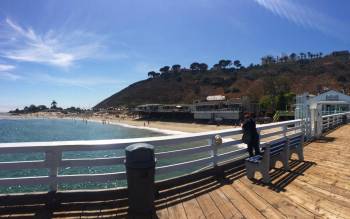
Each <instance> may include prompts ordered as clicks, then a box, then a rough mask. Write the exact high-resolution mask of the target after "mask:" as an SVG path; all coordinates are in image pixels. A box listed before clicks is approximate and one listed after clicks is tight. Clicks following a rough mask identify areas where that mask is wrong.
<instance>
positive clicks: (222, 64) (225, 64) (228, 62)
mask: <svg viewBox="0 0 350 219" xmlns="http://www.w3.org/2000/svg"><path fill="white" fill-rule="evenodd" d="M218 64H219V67H220V68H221V69H226V68H227V67H229V66H230V65H232V62H231V60H225V59H221V60H220V61H219V63H218Z"/></svg>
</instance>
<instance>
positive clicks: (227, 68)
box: [148, 52, 324, 78]
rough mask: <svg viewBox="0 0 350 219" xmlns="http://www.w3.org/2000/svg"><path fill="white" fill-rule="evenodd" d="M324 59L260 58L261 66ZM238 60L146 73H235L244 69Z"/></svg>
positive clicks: (152, 75)
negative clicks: (210, 65)
mask: <svg viewBox="0 0 350 219" xmlns="http://www.w3.org/2000/svg"><path fill="white" fill-rule="evenodd" d="M322 57H324V56H323V53H322V52H317V53H312V52H306V53H304V52H300V53H291V54H289V55H288V54H282V55H281V56H272V55H266V56H263V57H262V58H261V65H268V64H278V63H288V62H300V63H303V64H305V63H307V62H308V61H310V60H315V59H320V58H322ZM258 66H260V65H259V64H257V65H254V64H253V63H252V64H250V65H249V66H248V68H253V67H258ZM245 68H246V67H245V66H244V65H242V63H241V61H240V60H229V59H221V60H219V62H218V63H216V64H214V65H213V66H212V67H211V68H209V66H208V64H206V63H201V62H193V63H192V64H191V65H190V66H189V67H188V68H186V67H182V66H181V65H180V64H174V65H172V66H163V67H161V68H160V69H159V71H150V72H148V77H149V78H159V77H163V76H164V77H166V75H167V74H169V73H185V72H192V73H198V72H207V71H224V72H235V71H237V70H240V69H245Z"/></svg>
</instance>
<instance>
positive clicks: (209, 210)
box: [196, 194, 224, 219]
mask: <svg viewBox="0 0 350 219" xmlns="http://www.w3.org/2000/svg"><path fill="white" fill-rule="evenodd" d="M196 200H197V202H198V204H199V205H200V207H201V208H202V209H203V213H204V215H205V217H206V218H213V219H220V218H224V217H223V216H222V214H221V212H220V210H219V209H218V208H217V206H216V205H215V203H214V201H213V200H212V199H211V197H210V195H209V194H204V195H201V196H199V197H197V198H196Z"/></svg>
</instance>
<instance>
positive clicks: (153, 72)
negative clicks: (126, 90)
mask: <svg viewBox="0 0 350 219" xmlns="http://www.w3.org/2000/svg"><path fill="white" fill-rule="evenodd" d="M156 75H157V73H156V72H155V71H150V72H148V77H150V78H155V77H156Z"/></svg>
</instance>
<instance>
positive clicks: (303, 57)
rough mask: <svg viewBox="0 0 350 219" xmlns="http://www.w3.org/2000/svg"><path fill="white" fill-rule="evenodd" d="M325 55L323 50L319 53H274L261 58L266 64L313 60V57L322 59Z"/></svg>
mask: <svg viewBox="0 0 350 219" xmlns="http://www.w3.org/2000/svg"><path fill="white" fill-rule="evenodd" d="M322 57H323V53H322V52H318V53H311V52H307V53H303V52H301V53H299V54H297V53H291V54H289V55H288V54H282V55H281V56H276V57H274V56H272V55H267V56H264V57H262V58H261V64H262V65H266V64H275V63H285V62H296V61H299V62H305V61H307V60H312V59H320V58H322Z"/></svg>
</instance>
